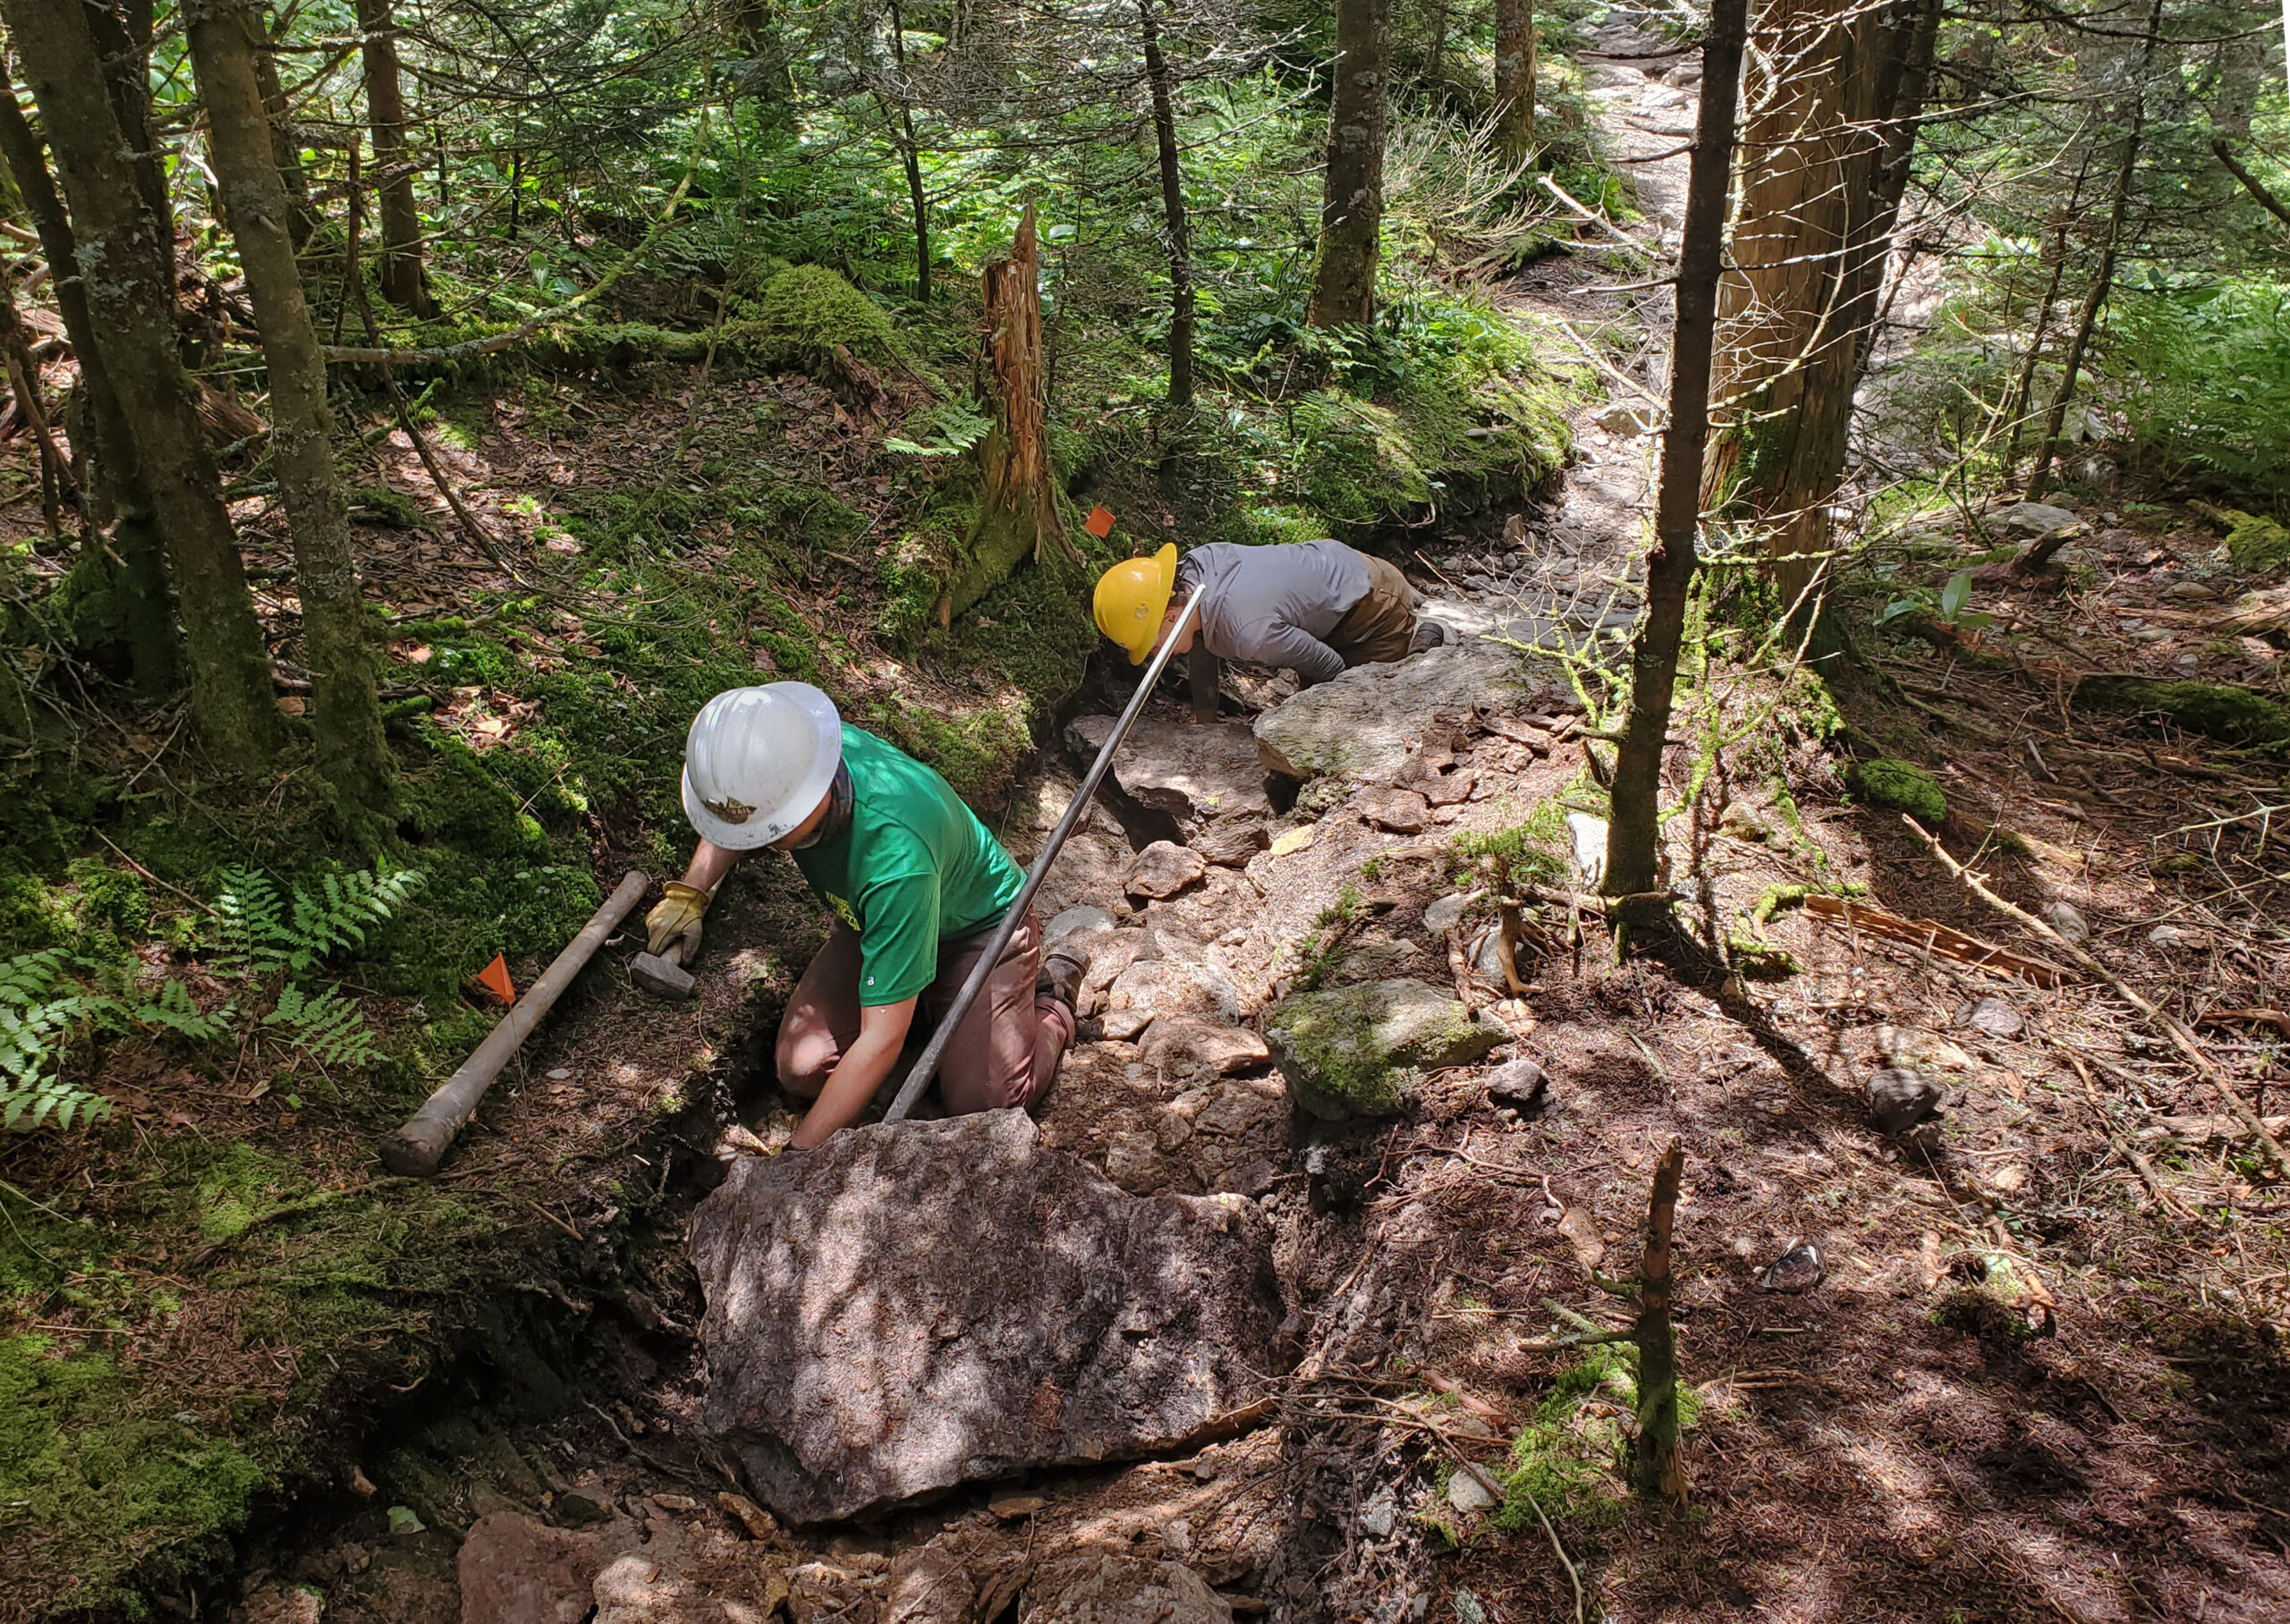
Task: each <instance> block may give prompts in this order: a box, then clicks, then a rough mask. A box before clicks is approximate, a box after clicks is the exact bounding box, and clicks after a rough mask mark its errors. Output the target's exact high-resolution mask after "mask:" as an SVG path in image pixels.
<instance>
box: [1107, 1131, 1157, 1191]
mask: <svg viewBox="0 0 2290 1624" xmlns="http://www.w3.org/2000/svg"><path fill="white" fill-rule="evenodd" d="M1106 1177H1107V1178H1108V1179H1110V1180H1113V1181H1114V1182H1115V1184H1118V1185H1119V1186H1121V1188H1124V1189H1125V1190H1128V1191H1130V1192H1131V1193H1132V1194H1141V1193H1142V1192H1144V1191H1147V1190H1149V1189H1151V1188H1154V1187H1155V1186H1156V1185H1158V1184H1160V1183H1161V1182H1162V1174H1161V1158H1160V1157H1159V1155H1158V1154H1156V1151H1155V1147H1154V1144H1153V1136H1152V1135H1150V1134H1144V1133H1116V1134H1114V1135H1113V1136H1111V1137H1110V1138H1107V1141H1106Z"/></svg>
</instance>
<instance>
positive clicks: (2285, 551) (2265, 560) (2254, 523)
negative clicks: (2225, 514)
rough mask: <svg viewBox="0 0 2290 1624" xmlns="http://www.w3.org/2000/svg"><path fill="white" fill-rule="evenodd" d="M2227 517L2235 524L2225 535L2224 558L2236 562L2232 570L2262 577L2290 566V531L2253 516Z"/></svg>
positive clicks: (2268, 520) (2233, 515) (2236, 514)
mask: <svg viewBox="0 0 2290 1624" xmlns="http://www.w3.org/2000/svg"><path fill="white" fill-rule="evenodd" d="M2229 516H2230V517H2231V518H2232V519H2233V520H2235V523H2234V527H2233V528H2232V529H2229V530H2228V531H2227V532H2226V556H2227V557H2228V558H2231V559H2233V560H2234V561H2235V568H2236V569H2237V570H2241V571H2244V572H2245V573H2247V574H2251V575H2263V574H2266V573H2268V572H2269V571H2274V570H2278V569H2280V568H2281V567H2282V566H2283V565H2284V564H2290V529H2283V528H2282V526H2280V525H2278V524H2277V523H2276V522H2275V521H2274V520H2271V519H2262V518H2260V517H2259V516H2258V515H2257V514H2255V513H2241V512H2237V513H2233V514H2230V515H2229Z"/></svg>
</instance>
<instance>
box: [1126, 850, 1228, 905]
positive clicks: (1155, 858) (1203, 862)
mask: <svg viewBox="0 0 2290 1624" xmlns="http://www.w3.org/2000/svg"><path fill="white" fill-rule="evenodd" d="M1208 872H1209V859H1207V858H1205V857H1203V856H1201V855H1200V853H1199V852H1198V851H1195V850H1193V849H1192V847H1190V846H1180V845H1178V844H1176V843H1175V842H1174V841H1155V842H1153V843H1152V844H1151V845H1149V846H1148V847H1146V848H1145V850H1142V851H1141V852H1139V853H1138V854H1137V860H1136V861H1135V862H1133V863H1132V864H1130V866H1129V872H1128V873H1127V874H1124V875H1122V876H1121V889H1122V891H1123V892H1124V893H1125V894H1126V895H1127V896H1128V898H1129V900H1130V901H1132V902H1133V901H1137V900H1138V899H1139V898H1140V897H1142V898H1145V899H1147V900H1148V901H1159V900H1160V899H1161V898H1163V897H1173V896H1175V895H1176V893H1177V892H1180V891H1183V889H1184V888H1185V887H1186V886H1188V885H1190V884H1192V883H1193V882H1194V881H1195V880H1197V879H1199V878H1200V876H1201V875H1204V874H1206V873H1208Z"/></svg>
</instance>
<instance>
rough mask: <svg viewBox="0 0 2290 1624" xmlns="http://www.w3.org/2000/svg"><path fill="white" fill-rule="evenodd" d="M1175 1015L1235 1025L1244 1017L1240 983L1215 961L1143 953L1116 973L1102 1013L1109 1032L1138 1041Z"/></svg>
mask: <svg viewBox="0 0 2290 1624" xmlns="http://www.w3.org/2000/svg"><path fill="white" fill-rule="evenodd" d="M1172 1015H1186V1016H1192V1017H1195V1018H1197V1019H1204V1020H1214V1021H1219V1022H1222V1023H1224V1024H1226V1025H1228V1026H1230V1025H1235V1024H1237V1023H1238V1022H1239V1020H1240V1019H1241V993H1240V989H1239V988H1238V987H1236V986H1234V985H1233V978H1232V977H1230V976H1227V975H1226V973H1225V972H1224V971H1223V970H1220V969H1218V968H1217V967H1216V966H1215V965H1213V964H1194V963H1192V962H1190V961H1188V960H1182V959H1139V960H1136V961H1135V962H1133V963H1132V964H1131V965H1130V966H1129V968H1126V969H1124V970H1123V971H1122V972H1121V974H1120V975H1118V976H1116V977H1114V978H1113V982H1112V985H1109V986H1108V987H1107V989H1106V1002H1105V1008H1104V1009H1103V1011H1100V1013H1099V1017H1098V1019H1100V1020H1102V1021H1103V1022H1104V1025H1105V1035H1106V1036H1107V1037H1111V1038H1115V1039H1117V1040H1119V1041H1120V1042H1123V1043H1133V1042H1135V1041H1136V1040H1137V1039H1138V1037H1139V1036H1140V1035H1141V1034H1142V1033H1143V1032H1144V1030H1145V1028H1148V1027H1149V1026H1151V1025H1152V1024H1153V1023H1154V1022H1155V1021H1156V1020H1159V1019H1164V1018H1165V1017H1167V1016H1172Z"/></svg>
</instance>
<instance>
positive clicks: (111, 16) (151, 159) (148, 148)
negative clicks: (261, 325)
mask: <svg viewBox="0 0 2290 1624" xmlns="http://www.w3.org/2000/svg"><path fill="white" fill-rule="evenodd" d="M82 10H83V12H84V14H85V15H86V17H87V21H88V30H89V38H91V39H93V40H94V41H95V47H96V54H97V56H98V59H99V60H100V61H101V62H102V63H103V75H104V88H105V89H106V91H107V92H108V93H109V95H110V97H111V109H112V116H113V117H114V118H115V119H117V120H118V121H119V128H120V131H121V133H122V134H123V136H124V137H125V138H126V146H125V148H124V151H123V156H125V157H126V159H127V161H128V163H129V164H130V165H131V166H132V168H133V170H134V173H135V186H136V190H137V191H139V192H140V194H141V196H142V199H143V207H145V208H147V209H148V210H150V211H151V216H152V218H153V219H156V220H164V221H165V222H166V223H167V225H166V231H165V241H163V242H162V243H161V245H160V246H161V250H162V251H163V252H164V253H165V255H166V257H167V279H168V280H167V288H168V298H169V300H170V301H171V302H170V306H169V308H170V309H171V310H172V309H173V305H172V300H173V298H174V268H175V266H174V255H175V233H174V211H173V209H172V208H171V207H170V206H169V204H168V201H167V177H166V172H165V170H163V169H161V168H160V166H159V143H158V141H157V140H156V139H154V137H153V136H152V133H151V8H150V6H149V5H148V4H140V3H139V4H131V5H129V6H126V7H124V8H123V9H120V10H114V9H113V8H112V7H111V6H109V5H100V4H98V5H87V6H84V7H83V8H82Z"/></svg>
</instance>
